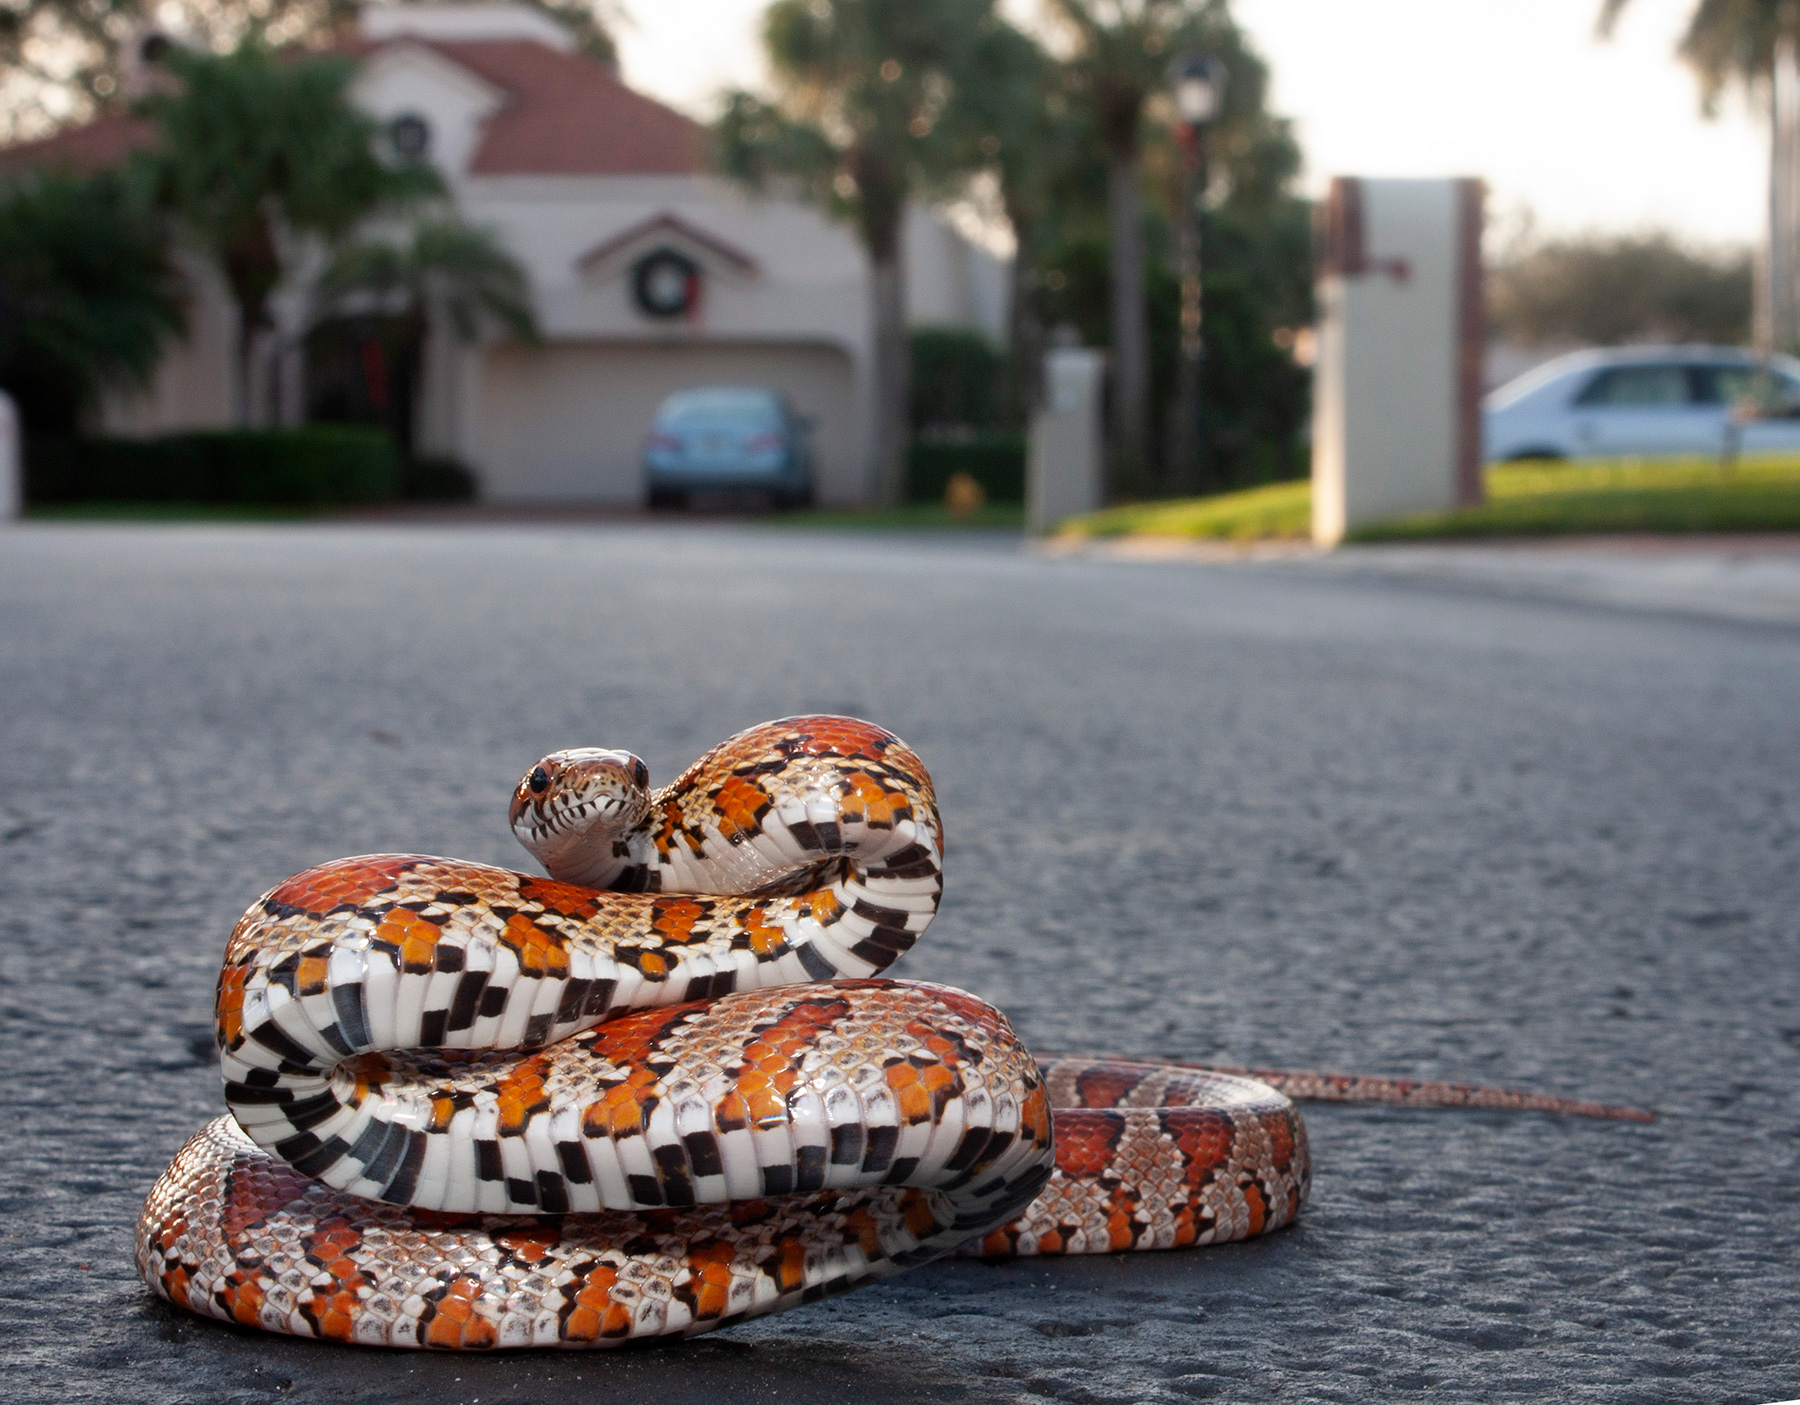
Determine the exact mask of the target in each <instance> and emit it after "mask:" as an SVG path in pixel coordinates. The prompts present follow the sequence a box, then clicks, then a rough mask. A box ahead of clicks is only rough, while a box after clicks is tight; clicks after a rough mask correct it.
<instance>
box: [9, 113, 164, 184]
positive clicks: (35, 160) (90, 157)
mask: <svg viewBox="0 0 1800 1405" xmlns="http://www.w3.org/2000/svg"><path fill="white" fill-rule="evenodd" d="M155 141H156V128H155V127H153V126H151V125H150V123H149V122H148V121H146V120H145V119H144V118H142V117H131V116H127V115H126V114H124V113H118V112H109V113H106V114H104V115H102V116H100V117H96V118H95V119H94V120H93V121H91V122H83V123H82V124H81V125H80V126H79V127H64V128H63V129H62V130H61V131H60V132H55V133H52V134H51V135H50V136H47V137H40V138H39V139H38V140H37V141H25V142H20V143H19V144H18V145H17V146H8V147H4V148H0V172H13V171H30V170H40V171H44V170H48V171H77V172H80V173H82V174H84V175H85V174H87V173H89V172H92V171H103V170H105V169H106V168H107V167H108V166H116V165H117V164H118V163H119V162H120V161H123V160H124V159H125V158H126V157H127V156H129V155H130V154H131V153H132V152H134V151H142V150H143V149H144V148H145V147H148V146H151V145H153V144H154V143H155Z"/></svg>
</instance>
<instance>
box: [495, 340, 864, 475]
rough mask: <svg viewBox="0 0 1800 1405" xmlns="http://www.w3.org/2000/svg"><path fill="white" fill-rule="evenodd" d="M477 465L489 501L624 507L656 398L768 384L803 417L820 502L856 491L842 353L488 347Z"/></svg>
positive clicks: (758, 348) (761, 348) (849, 392)
mask: <svg viewBox="0 0 1800 1405" xmlns="http://www.w3.org/2000/svg"><path fill="white" fill-rule="evenodd" d="M484 372H485V373H484V375H483V377H482V393H481V453H480V460H479V463H478V467H479V468H480V470H481V478H482V488H483V492H484V494H485V495H486V496H487V497H489V498H491V499H493V500H495V501H500V502H508V501H510V502H531V501H537V502H545V501H563V502H569V501H580V502H596V503H636V502H639V501H641V500H642V497H643V471H642V468H641V466H640V465H641V457H640V456H641V454H642V452H643V446H644V436H645V435H646V434H647V433H649V430H650V418H651V416H652V415H653V414H654V413H655V411H656V407H657V406H658V405H659V404H661V403H662V400H663V397H664V396H666V395H668V394H669V393H670V392H672V391H676V390H684V389H687V388H689V387H691V386H697V385H759V386H768V387H770V388H771V389H774V390H778V391H780V392H781V393H782V394H784V395H786V396H787V397H788V400H789V401H790V402H791V403H792V404H793V406H794V408H795V409H796V410H798V411H799V412H800V413H801V414H802V415H807V416H810V417H811V418H812V419H813V421H814V422H815V425H816V428H815V429H814V432H813V465H814V473H815V477H816V483H817V487H818V494H819V497H820V499H821V500H822V501H825V502H839V503H848V502H856V501H859V500H860V499H861V498H862V497H863V496H864V492H865V489H864V476H863V470H862V464H861V455H860V453H859V452H858V442H859V440H860V437H861V436H860V434H859V433H858V428H859V427H858V424H857V407H856V400H855V390H854V385H853V382H852V377H851V369H850V358H849V357H848V356H847V355H846V354H845V353H844V352H842V351H841V350H839V349H837V348H835V347H829V346H786V345H776V346H770V345H725V346H720V345H708V346H692V345H689V346H655V345H651V346H645V345H641V344H639V345H629V346H627V345H620V344H617V343H612V344H605V343H585V344H579V345H573V346H571V345H567V344H564V345H554V346H542V347H521V346H500V347H495V348H494V349H493V350H491V351H490V352H489V353H488V355H487V358H486V361H485V365H484Z"/></svg>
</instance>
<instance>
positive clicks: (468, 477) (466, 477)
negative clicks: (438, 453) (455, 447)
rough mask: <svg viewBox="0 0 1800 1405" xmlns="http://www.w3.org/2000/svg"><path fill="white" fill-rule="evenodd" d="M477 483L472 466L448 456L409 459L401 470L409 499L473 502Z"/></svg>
mask: <svg viewBox="0 0 1800 1405" xmlns="http://www.w3.org/2000/svg"><path fill="white" fill-rule="evenodd" d="M480 486H481V484H480V480H479V479H478V478H476V476H475V470H474V469H472V468H470V467H469V466H468V465H467V464H464V463H459V462H458V461H457V460H455V459H451V458H423V459H408V460H407V461H406V463H405V465H404V466H403V467H402V468H401V470H400V496H401V497H403V498H405V499H406V500H407V501H408V502H473V501H474V500H475V498H476V497H477V496H478V495H479V492H480Z"/></svg>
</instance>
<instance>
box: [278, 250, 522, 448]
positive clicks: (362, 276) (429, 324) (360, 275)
mask: <svg viewBox="0 0 1800 1405" xmlns="http://www.w3.org/2000/svg"><path fill="white" fill-rule="evenodd" d="M314 299H315V303H316V314H317V319H316V322H315V325H317V321H322V320H323V319H325V318H329V317H336V316H350V317H355V316H358V315H359V314H360V315H362V316H373V317H377V318H382V319H392V320H391V321H389V322H388V323H387V327H388V329H389V331H390V336H391V340H389V339H388V338H381V339H377V340H374V341H373V342H372V343H371V342H370V341H369V340H367V339H365V341H364V347H365V350H364V352H363V354H364V356H365V357H366V356H368V355H370V354H371V349H370V348H371V347H373V348H377V349H378V348H381V347H382V346H383V343H384V342H386V343H387V344H388V345H389V346H390V347H393V348H395V349H397V350H399V352H400V355H401V357H402V361H403V364H404V365H406V366H407V367H408V368H411V367H416V366H417V365H418V360H417V358H418V357H419V356H425V357H429V356H430V354H431V352H430V346H431V341H432V332H433V329H434V327H435V326H436V325H437V324H438V322H439V319H444V320H447V321H448V323H449V326H450V329H451V331H452V333H453V334H454V336H455V337H456V339H457V340H458V341H460V342H464V343H469V342H473V341H475V340H477V339H478V338H479V337H480V336H481V335H482V333H483V331H484V330H486V329H488V328H497V329H498V330H500V331H502V332H504V333H508V334H510V335H512V336H515V337H517V338H519V339H520V340H521V341H528V342H535V341H536V340H537V339H538V328H537V317H536V315H535V313H534V312H533V310H532V303H531V286H530V281H529V279H528V278H527V276H526V274H525V270H524V269H523V268H521V267H520V266H519V264H518V262H517V261H516V260H515V259H514V258H513V257H512V255H511V254H509V253H508V252H507V251H506V249H505V248H504V247H503V246H502V245H501V244H500V242H499V241H498V240H496V239H495V238H494V237H493V236H492V235H491V234H488V233H487V232H486V231H484V230H480V229H473V228H471V227H470V226H468V225H465V224H462V223H461V222H459V221H457V220H455V219H454V218H445V217H441V216H440V217H434V218H428V219H424V220H421V221H420V222H419V223H418V224H416V225H415V226H414V227H413V228H412V230H411V231H410V233H409V234H407V235H405V236H403V237H402V238H400V239H398V240H394V239H385V238H371V239H367V240H363V241H360V242H356V243H352V244H349V245H347V246H345V247H343V248H341V249H340V250H339V251H338V252H337V254H336V256H335V257H334V258H333V259H332V261H331V262H330V264H328V265H327V267H326V269H325V271H324V273H323V274H321V275H320V277H319V281H318V282H317V284H316V285H315V287H314ZM366 364H367V363H366V362H365V366H366ZM378 364H380V365H383V366H384V367H385V356H383V358H382V360H381V362H379V363H378ZM364 374H365V376H366V375H368V374H369V372H368V371H367V370H365V372H364ZM382 375H383V376H384V377H385V369H384V370H383V372H382ZM412 383H413V382H412V376H411V374H410V369H409V371H408V372H407V373H404V375H403V384H412ZM385 415H387V416H391V417H392V418H391V419H390V420H389V428H390V429H391V430H392V431H393V433H394V437H395V438H396V439H397V440H398V441H399V443H400V445H401V448H402V449H403V450H405V451H406V452H408V453H411V452H412V451H413V446H414V443H415V440H414V432H413V431H414V425H413V405H412V403H411V401H410V397H408V396H401V397H398V398H397V399H396V400H395V402H394V403H393V404H392V406H391V407H390V408H388V409H387V410H386V411H385Z"/></svg>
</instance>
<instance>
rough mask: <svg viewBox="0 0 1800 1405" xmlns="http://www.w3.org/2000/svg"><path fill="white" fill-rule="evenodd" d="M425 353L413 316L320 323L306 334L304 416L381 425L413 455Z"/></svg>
mask: <svg viewBox="0 0 1800 1405" xmlns="http://www.w3.org/2000/svg"><path fill="white" fill-rule="evenodd" d="M421 353H422V347H421V339H420V336H419V327H418V323H417V322H416V321H415V320H414V319H412V318H410V317H336V318H332V319H331V320H330V321H327V322H321V323H320V324H319V325H318V326H317V327H314V328H313V329H312V331H311V332H309V333H308V334H307V338H306V418H307V419H308V421H310V422H313V423H325V424H369V425H378V426H380V427H381V428H383V429H385V430H387V432H388V433H389V434H391V435H393V436H394V442H395V443H396V444H398V445H399V446H400V452H401V453H402V454H405V455H409V456H410V455H411V453H412V440H413V410H414V404H415V401H416V398H417V395H418V384H419V367H420V363H421V361H422V360H423V357H422V354H421Z"/></svg>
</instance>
